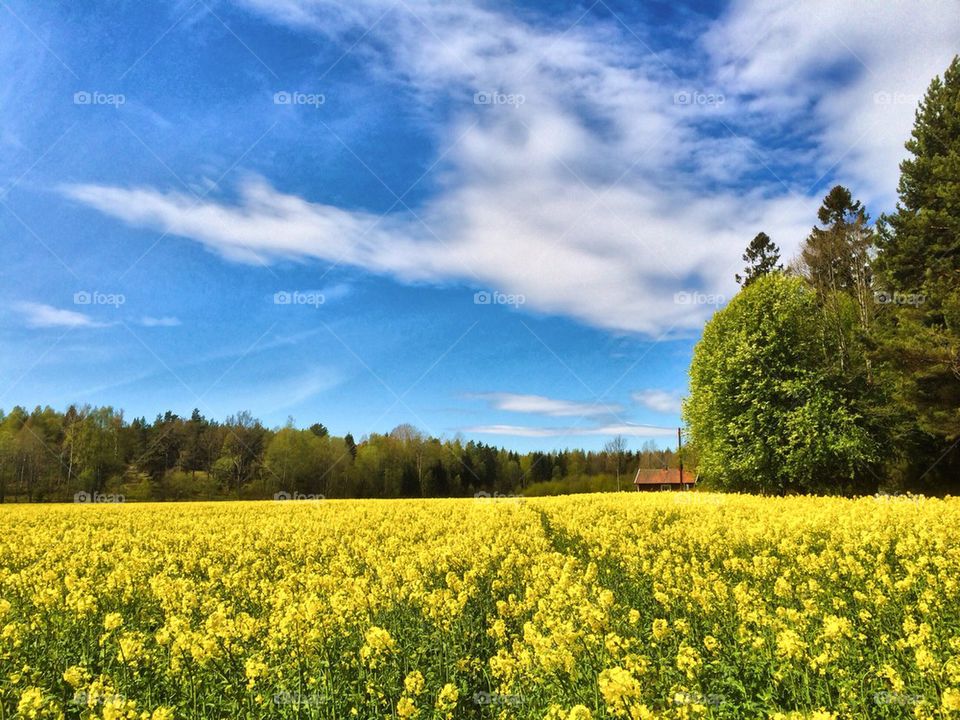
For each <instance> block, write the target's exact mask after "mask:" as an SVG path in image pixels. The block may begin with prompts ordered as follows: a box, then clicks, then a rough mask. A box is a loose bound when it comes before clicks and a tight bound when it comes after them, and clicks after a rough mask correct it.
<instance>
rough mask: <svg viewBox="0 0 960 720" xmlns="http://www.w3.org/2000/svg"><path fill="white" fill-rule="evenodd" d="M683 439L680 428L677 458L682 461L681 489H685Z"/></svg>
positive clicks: (678, 429)
mask: <svg viewBox="0 0 960 720" xmlns="http://www.w3.org/2000/svg"><path fill="white" fill-rule="evenodd" d="M682 450H683V438H681V436H680V428H677V458H679V460H680V488H681V489H683V452H682Z"/></svg>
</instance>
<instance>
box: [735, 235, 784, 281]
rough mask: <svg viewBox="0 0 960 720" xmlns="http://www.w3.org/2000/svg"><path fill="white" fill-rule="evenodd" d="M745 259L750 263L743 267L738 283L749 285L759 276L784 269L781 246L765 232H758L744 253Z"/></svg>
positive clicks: (738, 276)
mask: <svg viewBox="0 0 960 720" xmlns="http://www.w3.org/2000/svg"><path fill="white" fill-rule="evenodd" d="M743 261H744V262H745V263H748V265H747V266H746V267H745V268H744V269H743V273H744V274H743V277H741V276H740V275H737V276H736V278H737V283H739V284H740V285H743V286H744V287H747V285H749V284H750V283H752V282H753V281H754V280H756V279H757V278H759V277H762V276H764V275H768V274H769V273H771V272H773V271H775V270H783V265H779V264H778V263H779V262H780V248H778V247H777V245H776V243H775V242H773V240H771V239H770V236H769V235H767V234H766V233H765V232H760V233H757V235H756V237H754V238H753V240H751V241H750V244H749V245H747V249H746V250H745V251H744V253H743Z"/></svg>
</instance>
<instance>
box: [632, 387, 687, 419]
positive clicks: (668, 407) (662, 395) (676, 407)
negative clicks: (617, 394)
mask: <svg viewBox="0 0 960 720" xmlns="http://www.w3.org/2000/svg"><path fill="white" fill-rule="evenodd" d="M633 399H634V400H636V401H637V402H638V403H640V404H641V405H643V406H644V407H645V408H648V409H649V410H653V411H655V412H659V413H665V414H667V413H669V414H671V415H676V414H679V412H680V400H681V395H680V393H678V392H674V391H668V390H656V389H649V390H640V391H638V392H635V393H634V394H633Z"/></svg>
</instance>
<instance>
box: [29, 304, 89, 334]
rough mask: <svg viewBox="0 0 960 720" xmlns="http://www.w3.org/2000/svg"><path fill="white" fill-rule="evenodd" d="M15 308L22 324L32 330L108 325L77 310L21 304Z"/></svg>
mask: <svg viewBox="0 0 960 720" xmlns="http://www.w3.org/2000/svg"><path fill="white" fill-rule="evenodd" d="M14 308H15V310H17V311H18V312H19V315H20V318H21V320H22V322H23V323H24V324H25V325H27V326H28V327H32V328H98V327H106V325H107V323H102V322H97V321H95V320H94V319H93V318H91V317H90V316H89V315H84V314H83V313H79V312H76V311H75V310H63V309H61V308H56V307H53V306H52V305H45V304H44V303H35V302H21V303H17V304H16V305H15V306H14Z"/></svg>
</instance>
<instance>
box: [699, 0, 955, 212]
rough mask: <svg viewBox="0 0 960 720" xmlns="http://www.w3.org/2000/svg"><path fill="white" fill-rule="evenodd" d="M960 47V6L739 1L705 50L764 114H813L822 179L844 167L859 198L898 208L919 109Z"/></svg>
mask: <svg viewBox="0 0 960 720" xmlns="http://www.w3.org/2000/svg"><path fill="white" fill-rule="evenodd" d="M958 38H960V5H958V3H957V2H956V0H928V1H927V2H922V3H917V2H912V1H911V0H887V1H886V2H881V3H878V2H873V1H872V0H845V1H844V2H835V0H810V1H809V2H803V3H797V2H790V1H789V0H776V1H771V0H738V1H737V2H734V3H733V4H732V6H731V7H730V9H729V11H728V12H727V13H726V14H725V15H724V16H723V17H722V18H721V19H720V20H719V21H718V22H717V23H716V25H715V26H714V28H713V29H712V30H711V32H709V33H708V34H707V35H705V37H704V44H705V45H706V47H707V48H708V50H709V52H710V56H711V60H712V66H713V71H714V73H715V76H716V78H717V82H718V83H719V84H721V85H722V87H724V88H729V90H730V92H734V93H738V94H749V95H750V96H752V97H754V98H755V99H754V100H752V102H751V108H752V109H753V110H754V111H756V112H757V113H759V114H766V115H767V116H769V117H778V118H780V119H781V120H782V119H784V118H791V117H796V118H797V119H798V120H803V119H805V116H807V115H810V114H812V119H813V121H814V124H815V126H816V127H818V128H819V130H818V132H817V134H816V135H815V136H814V138H813V139H814V141H815V142H816V143H817V145H818V148H819V151H818V153H817V154H816V156H815V158H814V160H815V164H816V170H817V174H820V173H825V172H827V171H829V170H830V169H831V166H832V165H833V164H834V163H839V166H838V171H839V175H840V177H841V179H842V181H843V182H846V183H849V184H850V185H851V187H852V189H853V190H854V192H855V194H857V195H858V196H860V197H866V198H868V199H869V200H871V201H874V202H877V203H879V204H880V205H881V207H885V208H890V207H891V204H892V202H893V199H894V192H895V190H896V184H897V178H898V173H899V170H898V165H899V162H900V160H901V159H903V157H904V156H905V155H906V151H905V150H904V147H903V144H904V142H905V141H906V140H907V138H908V136H909V134H910V129H911V127H912V125H913V115H914V110H915V109H916V105H917V102H919V100H920V98H921V97H922V96H923V94H924V92H925V91H926V88H927V86H928V85H929V83H930V80H931V79H933V77H934V76H935V75H942V74H943V71H944V70H945V69H946V67H947V65H949V64H950V61H951V60H952V59H953V56H954V55H955V54H956V53H957V51H958ZM841 67H843V68H845V71H846V72H847V73H848V74H849V76H850V77H848V78H847V79H845V80H844V81H843V82H837V81H836V78H835V77H831V75H832V74H835V73H836V72H837V70H838V68H841ZM811 224H812V223H811Z"/></svg>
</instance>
